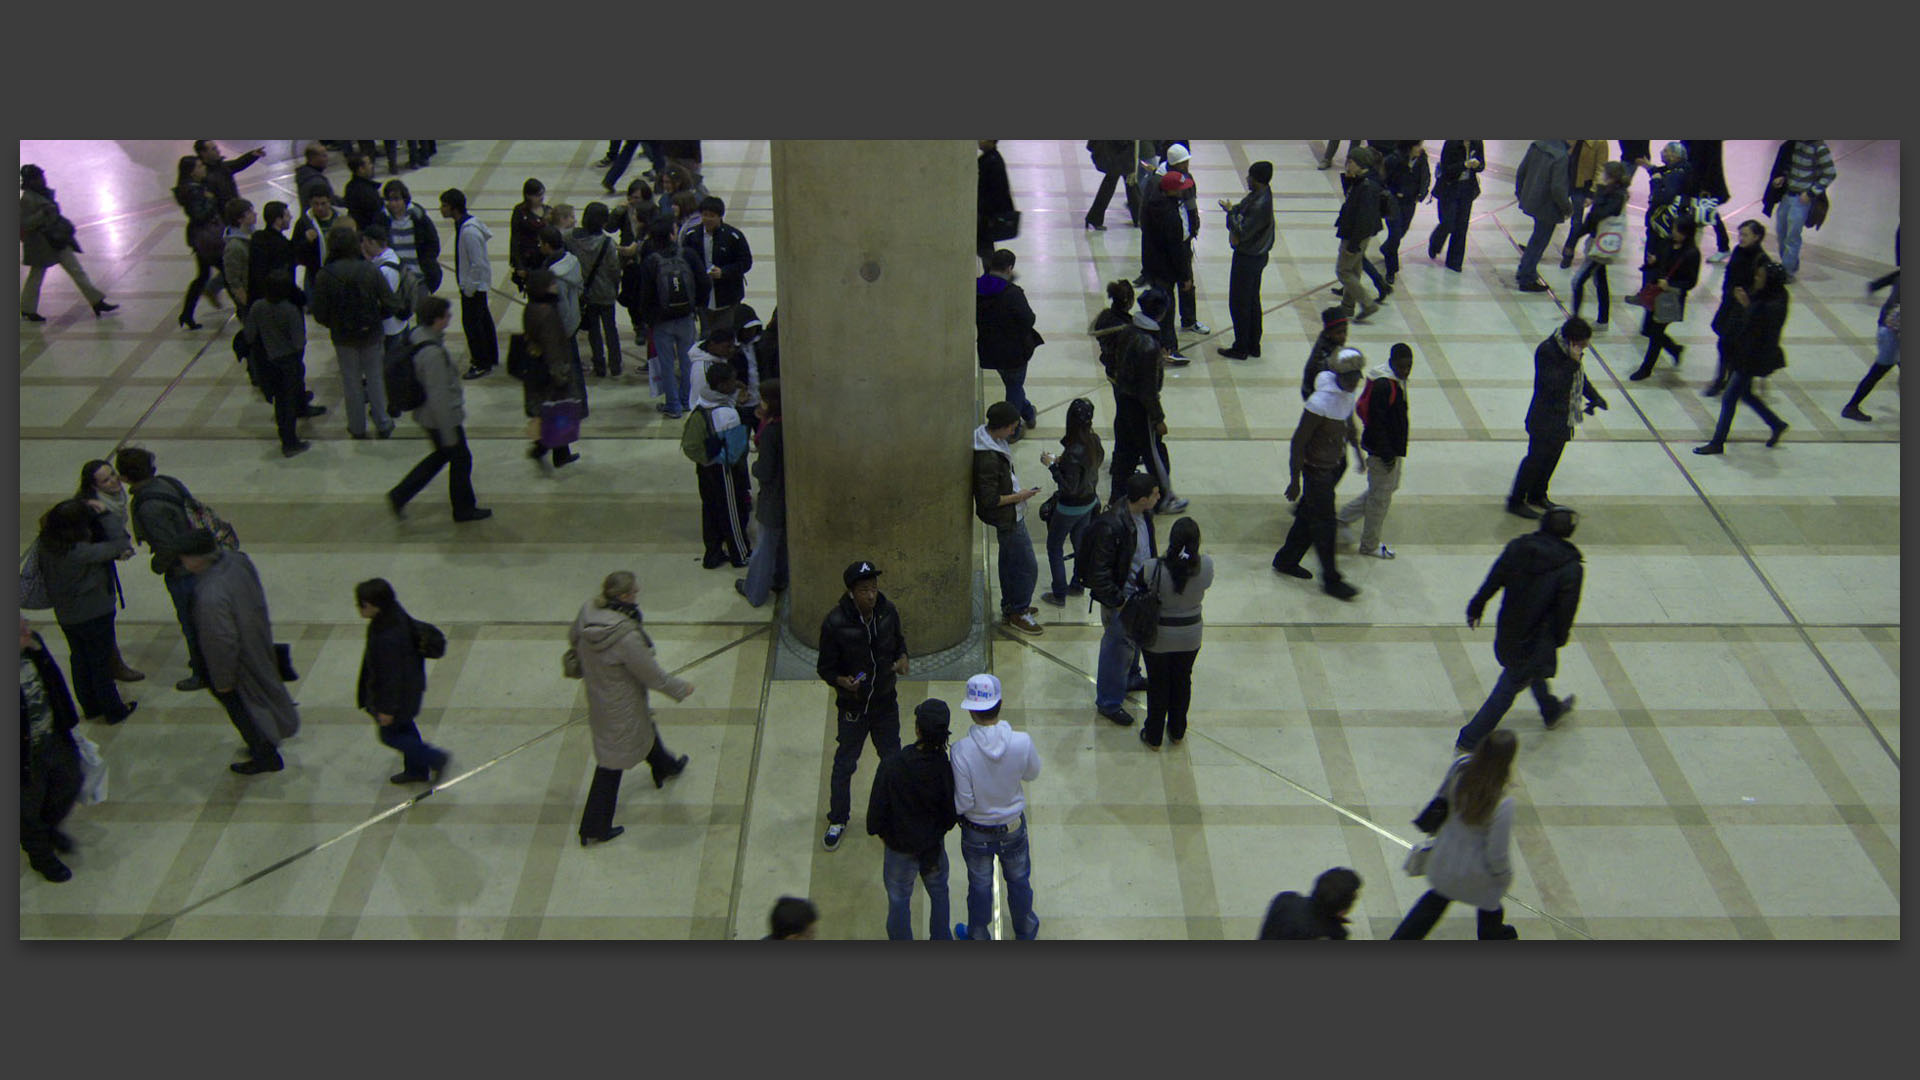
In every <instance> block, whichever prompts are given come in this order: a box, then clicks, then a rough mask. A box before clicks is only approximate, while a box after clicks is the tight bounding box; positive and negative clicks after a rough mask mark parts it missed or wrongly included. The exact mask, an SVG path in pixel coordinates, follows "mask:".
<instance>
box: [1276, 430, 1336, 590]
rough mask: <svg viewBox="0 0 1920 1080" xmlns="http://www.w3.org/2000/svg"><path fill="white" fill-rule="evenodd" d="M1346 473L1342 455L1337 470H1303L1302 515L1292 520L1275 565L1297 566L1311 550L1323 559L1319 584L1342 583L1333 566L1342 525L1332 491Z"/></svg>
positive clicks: (1301, 474) (1277, 554)
mask: <svg viewBox="0 0 1920 1080" xmlns="http://www.w3.org/2000/svg"><path fill="white" fill-rule="evenodd" d="M1346 470H1347V462H1346V457H1345V454H1344V453H1343V454H1342V456H1341V459H1340V466H1339V468H1336V469H1315V468H1312V467H1308V468H1304V469H1301V470H1300V512H1299V513H1298V514H1295V515H1294V517H1293V526H1292V527H1291V528H1289V529H1288V530H1287V539H1286V542H1285V543H1283V544H1281V545H1280V550H1279V551H1276V552H1274V554H1273V564H1274V565H1275V566H1298V565H1300V560H1301V559H1302V558H1304V557H1305V556H1306V554H1307V549H1308V548H1309V547H1311V548H1313V549H1314V551H1315V552H1317V553H1319V556H1320V585H1321V587H1322V588H1328V587H1331V586H1332V585H1333V584H1334V583H1335V582H1337V581H1339V580H1340V571H1339V570H1338V569H1337V568H1336V567H1335V565H1334V556H1333V548H1334V542H1335V538H1336V536H1337V535H1338V528H1339V523H1338V522H1337V521H1336V520H1335V519H1334V513H1335V509H1334V503H1333V489H1334V486H1335V485H1336V484H1338V483H1339V482H1340V477H1341V474H1343V473H1345V472H1346Z"/></svg>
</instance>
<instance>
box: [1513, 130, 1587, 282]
mask: <svg viewBox="0 0 1920 1080" xmlns="http://www.w3.org/2000/svg"><path fill="white" fill-rule="evenodd" d="M1571 182H1572V181H1571V177H1570V176H1569V174H1568V172H1567V140H1565V139H1535V140H1534V141H1533V145H1532V146H1529V147H1528V148H1527V156H1526V157H1524V158H1521V159H1520V169H1519V171H1518V172H1516V173H1515V174H1514V177H1513V194H1514V196H1515V197H1516V198H1518V199H1519V200H1520V212H1521V213H1523V214H1525V215H1527V216H1528V217H1530V218H1532V219H1533V235H1532V236H1530V237H1528V238H1527V249H1526V251H1524V252H1522V253H1521V255H1520V269H1519V270H1517V271H1515V273H1514V275H1513V277H1514V284H1515V285H1517V286H1519V289H1520V291H1521V292H1546V291H1547V283H1546V282H1544V281H1542V280H1540V257H1541V256H1542V255H1544V254H1546V250H1547V243H1548V242H1549V241H1551V240H1552V239H1553V230H1554V229H1556V228H1558V227H1559V225H1560V223H1561V222H1562V221H1565V220H1566V219H1567V215H1568V214H1570V213H1572V212H1573V193H1572V190H1571V187H1570V185H1571Z"/></svg>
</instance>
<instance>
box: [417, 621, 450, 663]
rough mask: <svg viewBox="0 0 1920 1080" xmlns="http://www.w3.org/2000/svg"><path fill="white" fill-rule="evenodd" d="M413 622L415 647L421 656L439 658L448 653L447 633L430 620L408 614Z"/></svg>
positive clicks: (431, 658) (432, 658) (430, 658)
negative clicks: (426, 620)
mask: <svg viewBox="0 0 1920 1080" xmlns="http://www.w3.org/2000/svg"><path fill="white" fill-rule="evenodd" d="M408 621H409V622H411V623H412V624H413V647H414V649H415V650H417V651H418V652H419V653H420V655H421V656H424V657H426V658H427V659H429V660H438V659H440V658H441V657H443V656H445V655H447V635H446V634H444V633H442V632H441V631H440V628H439V627H437V626H435V625H433V624H432V623H430V622H425V621H423V620H420V619H415V618H413V617H412V616H408Z"/></svg>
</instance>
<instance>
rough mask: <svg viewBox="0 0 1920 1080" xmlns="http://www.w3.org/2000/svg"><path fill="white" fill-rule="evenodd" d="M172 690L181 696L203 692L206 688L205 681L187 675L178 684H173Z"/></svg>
mask: <svg viewBox="0 0 1920 1080" xmlns="http://www.w3.org/2000/svg"><path fill="white" fill-rule="evenodd" d="M173 688H174V689H175V690H178V691H180V692H181V693H183V694H191V693H193V692H194V691H196V690H205V689H206V688H207V681H206V680H205V679H202V678H201V677H200V676H198V675H189V676H187V677H186V678H184V679H181V680H180V681H179V682H177V683H174V684H173Z"/></svg>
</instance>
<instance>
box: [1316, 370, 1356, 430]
mask: <svg viewBox="0 0 1920 1080" xmlns="http://www.w3.org/2000/svg"><path fill="white" fill-rule="evenodd" d="M1365 385H1366V382H1365V381H1364V380H1363V381H1361V382H1360V383H1357V384H1355V386H1354V388H1353V390H1352V391H1351V392H1349V391H1346V390H1342V389H1340V376H1338V375H1335V374H1334V373H1333V372H1331V371H1323V372H1321V373H1320V374H1319V376H1318V377H1317V378H1315V379H1314V380H1313V396H1312V397H1309V398H1307V411H1308V412H1310V413H1312V414H1314V415H1315V416H1324V417H1326V418H1327V419H1329V420H1345V419H1347V418H1348V417H1350V416H1352V415H1353V407H1354V406H1355V405H1357V404H1359V403H1360V387H1362V386H1365Z"/></svg>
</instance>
